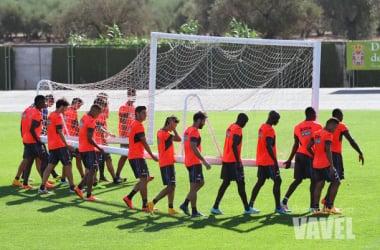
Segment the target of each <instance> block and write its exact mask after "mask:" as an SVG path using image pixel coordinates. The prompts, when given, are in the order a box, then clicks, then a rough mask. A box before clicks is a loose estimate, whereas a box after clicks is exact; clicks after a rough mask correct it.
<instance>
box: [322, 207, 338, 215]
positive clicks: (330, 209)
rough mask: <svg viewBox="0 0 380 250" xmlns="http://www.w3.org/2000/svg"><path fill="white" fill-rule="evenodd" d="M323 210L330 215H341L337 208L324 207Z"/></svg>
mask: <svg viewBox="0 0 380 250" xmlns="http://www.w3.org/2000/svg"><path fill="white" fill-rule="evenodd" d="M323 210H324V211H325V212H326V213H330V214H342V212H341V211H340V210H339V209H338V208H335V207H332V208H327V207H324V208H323Z"/></svg>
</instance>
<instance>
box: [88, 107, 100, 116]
mask: <svg viewBox="0 0 380 250" xmlns="http://www.w3.org/2000/svg"><path fill="white" fill-rule="evenodd" d="M100 113H102V108H101V107H100V106H99V105H98V104H93V105H92V106H91V108H90V112H89V114H90V115H91V116H92V117H94V118H98V116H99V115H100Z"/></svg>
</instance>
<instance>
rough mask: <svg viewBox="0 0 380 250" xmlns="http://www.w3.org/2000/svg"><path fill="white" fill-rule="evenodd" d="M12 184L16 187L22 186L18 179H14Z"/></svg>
mask: <svg viewBox="0 0 380 250" xmlns="http://www.w3.org/2000/svg"><path fill="white" fill-rule="evenodd" d="M12 185H13V186H16V187H22V183H21V181H20V180H17V179H14V180H13V182H12Z"/></svg>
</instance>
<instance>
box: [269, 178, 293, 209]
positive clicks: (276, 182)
mask: <svg viewBox="0 0 380 250" xmlns="http://www.w3.org/2000/svg"><path fill="white" fill-rule="evenodd" d="M281 183H282V179H281V176H275V177H274V178H273V196H274V202H275V205H276V209H275V210H276V212H279V213H287V212H290V210H285V209H284V208H282V207H281V204H280V197H281Z"/></svg>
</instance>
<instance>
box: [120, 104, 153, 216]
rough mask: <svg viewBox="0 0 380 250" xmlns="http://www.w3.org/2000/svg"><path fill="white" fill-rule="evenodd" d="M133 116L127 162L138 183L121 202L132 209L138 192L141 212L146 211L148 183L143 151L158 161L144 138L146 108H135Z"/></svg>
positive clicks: (147, 171)
mask: <svg viewBox="0 0 380 250" xmlns="http://www.w3.org/2000/svg"><path fill="white" fill-rule="evenodd" d="M135 116H136V118H135V120H134V121H133V122H132V125H131V133H130V134H129V138H131V140H130V141H129V152H128V161H129V164H130V165H131V168H132V170H133V173H134V175H135V177H136V179H139V182H137V184H136V185H135V186H134V187H133V189H132V191H131V192H130V193H129V194H128V195H127V196H125V197H124V198H123V200H124V202H125V204H127V206H128V207H129V208H130V209H133V205H132V198H133V196H134V195H135V194H136V193H137V192H139V191H140V195H141V198H142V210H143V211H148V210H149V209H148V204H147V203H148V198H147V197H148V189H147V184H148V181H149V169H148V165H147V164H146V160H145V158H144V149H145V150H146V151H147V152H148V154H149V155H150V156H151V157H152V159H153V160H154V161H158V159H157V157H156V156H155V155H154V154H153V153H152V151H151V149H150V147H149V145H148V143H147V141H146V138H145V128H144V125H143V122H144V121H145V120H146V107H145V106H137V107H136V110H135Z"/></svg>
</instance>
